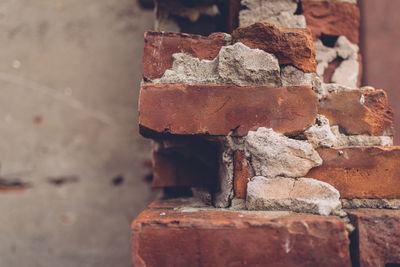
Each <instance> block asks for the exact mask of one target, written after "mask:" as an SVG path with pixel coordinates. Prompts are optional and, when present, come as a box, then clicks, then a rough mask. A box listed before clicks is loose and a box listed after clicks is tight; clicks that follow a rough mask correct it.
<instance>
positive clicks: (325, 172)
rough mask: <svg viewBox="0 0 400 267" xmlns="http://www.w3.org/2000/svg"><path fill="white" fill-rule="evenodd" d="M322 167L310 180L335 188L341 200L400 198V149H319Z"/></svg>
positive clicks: (317, 169) (311, 175) (315, 171)
mask: <svg viewBox="0 0 400 267" xmlns="http://www.w3.org/2000/svg"><path fill="white" fill-rule="evenodd" d="M318 153H319V154H320V156H321V158H322V160H323V164H322V165H321V166H319V167H316V168H314V169H311V171H310V172H309V173H308V174H307V177H310V178H315V179H317V180H321V181H323V182H327V183H329V184H331V185H332V186H334V187H335V188H336V189H337V190H338V191H339V192H340V197H341V198H345V199H351V198H387V199H393V198H400V190H399V188H400V164H399V162H400V147H398V146H395V147H338V148H326V149H325V148H321V149H318Z"/></svg>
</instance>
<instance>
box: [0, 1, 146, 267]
mask: <svg viewBox="0 0 400 267" xmlns="http://www.w3.org/2000/svg"><path fill="white" fill-rule="evenodd" d="M152 27H153V12H152V11H151V10H143V9H141V8H140V7H139V6H138V5H137V4H136V1H134V0H113V1H109V0H34V1H32V0H2V1H0V164H1V177H2V183H3V184H4V183H8V184H10V183H11V184H13V183H18V182H20V183H24V184H25V186H26V189H25V190H23V191H16V192H14V191H8V190H6V191H5V189H4V188H3V190H2V191H0V214H1V216H0V266H5V267H7V266H18V267H25V266H27V267H28V266H29V267H34V266H60V267H62V266H130V223H131V221H132V220H133V219H134V218H135V217H136V215H137V214H138V213H139V212H140V211H141V210H142V209H144V208H145V206H146V204H147V203H148V202H149V201H150V200H151V199H152V193H151V191H150V186H149V185H148V184H147V183H146V182H145V181H144V177H145V176H146V174H148V172H149V170H148V169H147V167H146V162H143V160H144V159H146V158H148V156H149V146H148V142H147V141H146V140H145V139H143V138H141V137H140V136H139V134H138V127H137V99H138V92H139V82H140V80H141V54H142V47H143V32H144V31H145V30H148V29H151V28H152Z"/></svg>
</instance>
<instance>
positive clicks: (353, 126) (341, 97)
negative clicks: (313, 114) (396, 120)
mask: <svg viewBox="0 0 400 267" xmlns="http://www.w3.org/2000/svg"><path fill="white" fill-rule="evenodd" d="M361 96H364V104H363V103H361V101H360V99H361ZM319 113H320V114H322V115H324V116H326V117H327V118H328V119H329V122H330V124H331V125H339V128H340V130H341V131H342V132H344V133H346V134H353V135H357V134H363V135H375V136H381V135H392V134H393V111H392V108H391V107H390V105H389V102H388V99H387V95H386V92H385V91H383V90H376V91H371V90H353V91H341V92H338V93H333V94H329V95H328V96H327V97H325V98H323V99H322V100H321V101H320V102H319Z"/></svg>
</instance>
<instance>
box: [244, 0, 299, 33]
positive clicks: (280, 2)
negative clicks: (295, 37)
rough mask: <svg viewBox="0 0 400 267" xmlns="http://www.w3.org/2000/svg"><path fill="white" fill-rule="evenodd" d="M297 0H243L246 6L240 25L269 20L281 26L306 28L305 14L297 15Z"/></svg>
mask: <svg viewBox="0 0 400 267" xmlns="http://www.w3.org/2000/svg"><path fill="white" fill-rule="evenodd" d="M298 2H299V1H297V0H269V1H260V0H242V1H241V5H242V6H243V7H244V8H243V9H242V10H241V11H240V13H239V26H248V25H251V24H253V23H256V22H259V21H268V22H270V23H273V24H275V25H276V26H277V27H280V28H306V20H305V17H304V16H303V15H295V14H294V13H295V12H296V10H297V5H298Z"/></svg>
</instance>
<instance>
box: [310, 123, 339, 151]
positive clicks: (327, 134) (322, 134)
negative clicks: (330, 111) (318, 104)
mask: <svg viewBox="0 0 400 267" xmlns="http://www.w3.org/2000/svg"><path fill="white" fill-rule="evenodd" d="M304 135H305V137H306V138H307V140H308V141H309V142H310V143H311V144H312V146H313V147H314V148H317V147H332V146H335V145H337V136H335V134H334V133H333V132H332V130H331V127H330V126H329V120H328V119H327V118H326V117H325V116H323V115H317V123H316V124H315V125H312V126H311V127H310V128H308V129H307V130H306V131H305V132H304Z"/></svg>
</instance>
